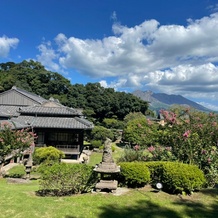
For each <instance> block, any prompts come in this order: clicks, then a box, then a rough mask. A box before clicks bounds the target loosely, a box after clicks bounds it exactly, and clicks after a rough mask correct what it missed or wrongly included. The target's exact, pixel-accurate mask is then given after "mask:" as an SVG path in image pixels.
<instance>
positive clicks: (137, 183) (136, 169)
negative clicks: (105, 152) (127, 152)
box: [119, 162, 150, 187]
mask: <svg viewBox="0 0 218 218" xmlns="http://www.w3.org/2000/svg"><path fill="white" fill-rule="evenodd" d="M119 165H120V168H121V183H123V184H125V185H127V186H128V187H142V186H144V185H145V184H147V183H148V182H149V181H150V171H149V169H148V167H147V166H146V165H145V163H144V162H121V163H119Z"/></svg>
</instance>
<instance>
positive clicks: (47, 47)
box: [36, 42, 60, 71]
mask: <svg viewBox="0 0 218 218" xmlns="http://www.w3.org/2000/svg"><path fill="white" fill-rule="evenodd" d="M38 50H39V52H40V55H37V56H36V57H37V60H38V61H39V62H41V63H42V65H44V66H46V67H48V68H49V69H50V70H53V71H59V70H60V67H59V65H58V64H57V63H55V61H54V60H55V59H57V58H58V54H56V52H55V50H54V49H52V47H51V42H47V43H42V44H41V45H39V46H38Z"/></svg>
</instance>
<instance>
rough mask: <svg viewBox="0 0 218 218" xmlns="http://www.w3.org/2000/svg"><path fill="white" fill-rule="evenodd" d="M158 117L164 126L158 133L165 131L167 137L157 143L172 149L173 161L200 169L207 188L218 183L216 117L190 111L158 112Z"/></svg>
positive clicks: (210, 114)
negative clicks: (203, 174) (162, 118)
mask: <svg viewBox="0 0 218 218" xmlns="http://www.w3.org/2000/svg"><path fill="white" fill-rule="evenodd" d="M173 113H175V114H176V115H173ZM161 114H162V115H163V117H164V121H165V125H164V126H162V129H161V131H160V132H162V131H163V132H167V136H166V137H161V140H160V141H159V142H160V143H161V144H163V145H164V146H170V147H172V151H171V152H172V154H173V156H175V158H176V160H178V161H182V162H184V163H188V164H195V165H197V166H198V167H199V168H200V169H202V170H203V171H204V173H205V176H206V178H207V181H208V185H210V186H212V185H214V184H215V183H216V182H218V151H217V143H218V124H217V120H218V115H217V114H215V113H209V114H207V113H204V112H199V111H192V110H190V109H184V110H178V109H177V110H175V111H174V112H172V111H171V112H166V111H161ZM173 118H175V119H176V120H174V119H173ZM172 119H173V121H172ZM160 136H163V133H162V134H160Z"/></svg>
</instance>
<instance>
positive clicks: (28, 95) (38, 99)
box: [12, 86, 48, 104]
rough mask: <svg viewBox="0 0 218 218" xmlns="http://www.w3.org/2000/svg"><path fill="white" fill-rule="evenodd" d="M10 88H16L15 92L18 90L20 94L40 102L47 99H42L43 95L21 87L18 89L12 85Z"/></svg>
mask: <svg viewBox="0 0 218 218" xmlns="http://www.w3.org/2000/svg"><path fill="white" fill-rule="evenodd" d="M12 90H16V91H17V92H19V93H20V94H22V95H24V96H26V97H28V98H30V99H32V100H34V101H36V102H38V103H40V104H42V103H43V102H46V101H48V100H46V99H44V98H43V97H41V96H39V95H36V94H34V93H31V92H28V91H26V90H23V89H20V88H17V87H16V86H13V87H12Z"/></svg>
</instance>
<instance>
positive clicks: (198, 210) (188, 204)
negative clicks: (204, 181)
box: [174, 199, 218, 218]
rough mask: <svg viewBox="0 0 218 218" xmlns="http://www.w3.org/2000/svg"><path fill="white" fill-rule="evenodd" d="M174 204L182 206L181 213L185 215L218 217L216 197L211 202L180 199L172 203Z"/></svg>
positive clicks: (206, 217) (207, 217) (200, 217)
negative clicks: (204, 202) (203, 202)
mask: <svg viewBox="0 0 218 218" xmlns="http://www.w3.org/2000/svg"><path fill="white" fill-rule="evenodd" d="M174 205H180V206H183V207H184V208H185V209H184V210H183V215H184V216H185V217H197V218H214V217H218V207H217V205H218V199H217V200H215V201H214V203H213V204H208V205H206V204H202V203H196V202H193V201H192V200H186V199H181V200H178V201H177V202H175V203H174Z"/></svg>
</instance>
